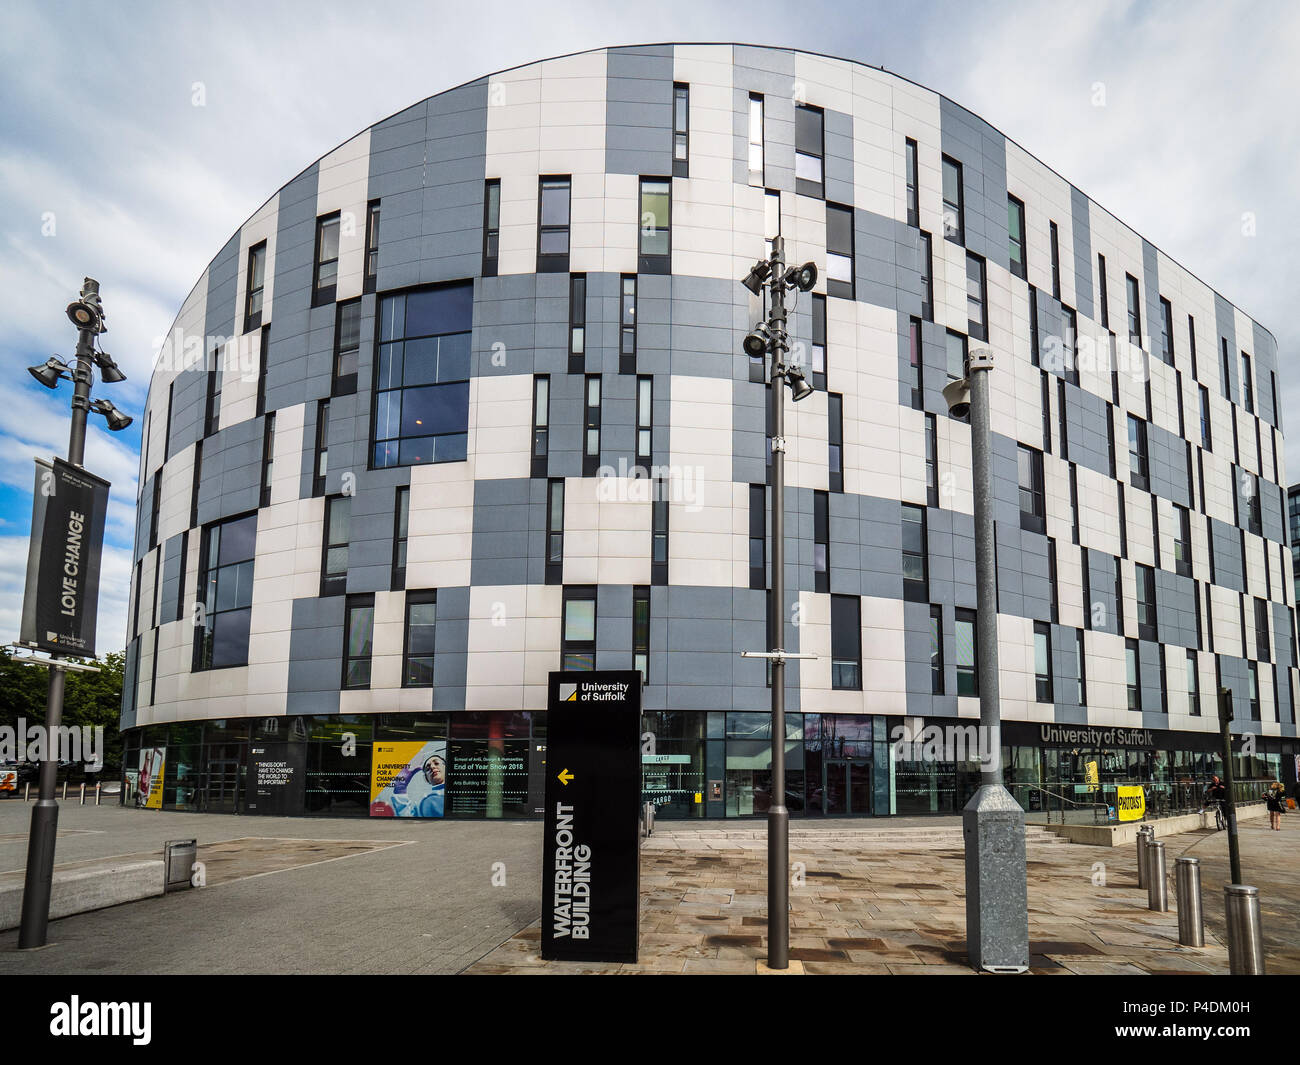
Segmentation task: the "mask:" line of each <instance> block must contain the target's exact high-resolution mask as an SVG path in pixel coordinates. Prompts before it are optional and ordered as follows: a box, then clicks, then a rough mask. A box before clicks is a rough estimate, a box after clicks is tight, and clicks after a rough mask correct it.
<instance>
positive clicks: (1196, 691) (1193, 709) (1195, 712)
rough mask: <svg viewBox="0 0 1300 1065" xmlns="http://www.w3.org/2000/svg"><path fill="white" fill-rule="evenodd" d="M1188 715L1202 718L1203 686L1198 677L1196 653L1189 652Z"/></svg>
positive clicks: (1190, 650)
mask: <svg viewBox="0 0 1300 1065" xmlns="http://www.w3.org/2000/svg"><path fill="white" fill-rule="evenodd" d="M1187 713H1188V714H1190V715H1191V716H1192V717H1200V716H1201V686H1200V679H1199V677H1198V676H1197V668H1196V652H1195V651H1193V650H1192V649H1191V648H1188V650H1187Z"/></svg>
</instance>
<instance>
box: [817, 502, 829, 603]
mask: <svg viewBox="0 0 1300 1065" xmlns="http://www.w3.org/2000/svg"><path fill="white" fill-rule="evenodd" d="M830 501H831V497H830V493H829V492H813V591H815V592H829V591H830V590H831V517H830V514H831V505H830Z"/></svg>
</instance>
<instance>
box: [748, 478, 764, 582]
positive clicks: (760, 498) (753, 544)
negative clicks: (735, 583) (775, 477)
mask: <svg viewBox="0 0 1300 1065" xmlns="http://www.w3.org/2000/svg"><path fill="white" fill-rule="evenodd" d="M749 587H750V588H751V589H753V590H755V591H758V590H759V589H762V588H766V587H767V489H766V488H765V487H764V486H763V485H761V484H751V485H750V486H749Z"/></svg>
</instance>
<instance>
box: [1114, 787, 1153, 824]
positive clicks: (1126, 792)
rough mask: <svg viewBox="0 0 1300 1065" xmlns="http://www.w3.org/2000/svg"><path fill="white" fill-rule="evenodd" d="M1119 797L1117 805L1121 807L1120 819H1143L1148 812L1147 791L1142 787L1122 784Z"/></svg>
mask: <svg viewBox="0 0 1300 1065" xmlns="http://www.w3.org/2000/svg"><path fill="white" fill-rule="evenodd" d="M1118 790H1119V798H1118V799H1117V801H1116V805H1117V806H1118V807H1119V819H1120V820H1121V821H1141V820H1142V818H1143V817H1145V816H1146V812H1147V796H1146V792H1145V791H1144V790H1143V789H1142V788H1141V787H1140V786H1137V787H1130V786H1128V785H1124V784H1121V785H1120V787H1119V789H1118Z"/></svg>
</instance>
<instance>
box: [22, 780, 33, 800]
mask: <svg viewBox="0 0 1300 1065" xmlns="http://www.w3.org/2000/svg"><path fill="white" fill-rule="evenodd" d="M31 797H32V782H31V781H30V780H29V781H28V782H27V783H26V784H24V785H23V802H28V801H29V800H30V799H31Z"/></svg>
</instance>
